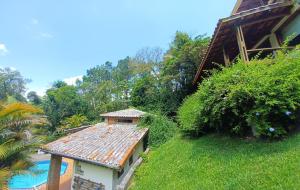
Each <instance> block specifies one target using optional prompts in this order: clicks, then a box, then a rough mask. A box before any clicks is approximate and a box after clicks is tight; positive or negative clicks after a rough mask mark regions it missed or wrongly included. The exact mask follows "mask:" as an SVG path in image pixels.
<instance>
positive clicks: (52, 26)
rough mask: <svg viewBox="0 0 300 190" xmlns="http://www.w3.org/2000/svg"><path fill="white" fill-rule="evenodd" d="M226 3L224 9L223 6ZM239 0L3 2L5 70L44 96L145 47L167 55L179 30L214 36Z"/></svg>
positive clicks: (0, 33)
mask: <svg viewBox="0 0 300 190" xmlns="http://www.w3.org/2000/svg"><path fill="white" fill-rule="evenodd" d="M222 3H224V4H222ZM234 3H235V0H223V1H220V0H217V1H213V0H211V1H203V0H110V1H109V0H84V1H79V0H43V1H41V0H26V1H21V0H9V1H0V26H1V29H0V67H11V68H15V69H17V70H19V71H20V72H21V73H22V75H23V76H25V77H26V78H29V79H31V80H32V82H31V83H30V84H28V88H29V90H35V91H37V92H38V93H39V94H41V93H42V92H43V91H45V89H46V88H48V87H49V86H50V85H51V83H52V82H53V81H55V80H67V79H69V81H72V79H73V78H74V77H77V76H81V75H84V74H85V72H86V70H87V69H89V68H91V67H93V66H96V65H100V64H103V63H104V62H105V61H112V62H113V63H114V64H116V63H117V60H119V59H122V58H125V57H126V56H134V55H135V53H136V52H137V51H138V50H139V49H141V48H144V47H161V48H163V49H164V50H166V49H167V48H168V46H169V43H170V42H171V40H172V38H173V37H174V34H175V32H176V31H177V30H179V31H184V32H188V33H189V34H191V35H199V34H205V33H206V34H207V35H211V34H212V32H213V30H214V28H215V26H216V23H217V21H218V19H219V18H222V17H226V16H229V14H230V12H231V10H232V8H233V6H234Z"/></svg>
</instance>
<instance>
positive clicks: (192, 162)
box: [131, 134, 300, 190]
mask: <svg viewBox="0 0 300 190" xmlns="http://www.w3.org/2000/svg"><path fill="white" fill-rule="evenodd" d="M131 189H133V190H135V189H137V190H139V189H149V190H150V189H151V190H156V189H157V190H165V189H170V190H179V189H184V190H190V189H197V190H202V189H255V190H256V189H288V190H292V189H300V134H298V135H295V136H292V137H289V138H288V139H286V140H284V141H280V142H272V143H271V142H262V141H254V140H239V139H231V138H230V137H220V136H217V135H209V136H204V137H201V138H199V139H197V140H188V139H183V138H180V137H176V138H174V139H172V140H171V141H169V142H167V143H166V144H164V145H163V146H161V147H160V148H158V149H156V150H153V151H151V152H150V153H149V156H148V159H147V160H146V162H144V163H143V164H142V166H141V167H140V168H139V169H138V170H137V172H136V175H135V177H134V180H133V183H132V186H131Z"/></svg>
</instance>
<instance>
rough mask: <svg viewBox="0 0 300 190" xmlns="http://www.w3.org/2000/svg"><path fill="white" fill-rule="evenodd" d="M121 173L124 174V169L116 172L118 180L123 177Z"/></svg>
mask: <svg viewBox="0 0 300 190" xmlns="http://www.w3.org/2000/svg"><path fill="white" fill-rule="evenodd" d="M123 173H124V168H123V169H122V170H121V171H119V172H118V178H120V177H121V176H122V175H123Z"/></svg>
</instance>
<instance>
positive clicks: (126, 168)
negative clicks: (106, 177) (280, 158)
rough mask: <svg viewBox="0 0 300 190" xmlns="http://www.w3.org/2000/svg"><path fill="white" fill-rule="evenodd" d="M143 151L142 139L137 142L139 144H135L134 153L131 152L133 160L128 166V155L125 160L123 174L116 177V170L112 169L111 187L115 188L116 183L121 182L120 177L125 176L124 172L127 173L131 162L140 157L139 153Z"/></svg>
mask: <svg viewBox="0 0 300 190" xmlns="http://www.w3.org/2000/svg"><path fill="white" fill-rule="evenodd" d="M143 152H144V151H143V140H141V141H140V142H139V144H138V145H137V146H136V148H135V151H134V153H133V162H132V164H131V165H130V166H129V157H130V156H129V157H128V160H127V161H126V163H125V166H124V173H123V175H122V176H121V177H120V178H118V171H116V170H115V171H114V174H113V180H114V181H113V184H114V185H113V188H114V189H115V188H116V186H117V185H119V184H120V183H121V181H122V179H123V178H124V176H126V174H127V172H128V170H129V169H130V168H131V167H132V166H133V164H134V163H135V162H136V161H137V160H138V159H139V158H140V155H141V153H143Z"/></svg>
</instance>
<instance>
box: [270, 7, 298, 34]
mask: <svg viewBox="0 0 300 190" xmlns="http://www.w3.org/2000/svg"><path fill="white" fill-rule="evenodd" d="M299 9H300V5H299V4H298V3H295V5H294V7H293V8H292V10H291V13H290V15H287V16H285V17H284V18H282V19H281V21H280V22H279V23H278V24H277V25H276V26H275V27H274V28H273V29H272V33H275V32H277V31H278V30H279V29H280V28H281V27H282V26H283V25H284V24H285V23H286V22H287V21H288V19H289V18H290V17H291V16H293V15H294V14H295V13H297V11H299Z"/></svg>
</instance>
